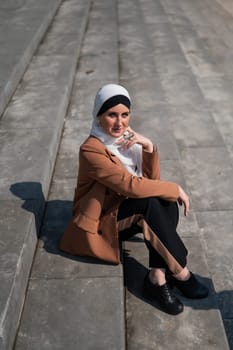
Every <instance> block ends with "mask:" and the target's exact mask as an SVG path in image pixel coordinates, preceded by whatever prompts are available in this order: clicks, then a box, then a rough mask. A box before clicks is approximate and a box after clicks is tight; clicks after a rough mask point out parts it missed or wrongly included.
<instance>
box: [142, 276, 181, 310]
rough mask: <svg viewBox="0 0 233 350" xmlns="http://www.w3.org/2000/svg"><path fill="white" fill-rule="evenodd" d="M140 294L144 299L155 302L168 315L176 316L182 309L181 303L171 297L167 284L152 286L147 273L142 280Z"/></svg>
mask: <svg viewBox="0 0 233 350" xmlns="http://www.w3.org/2000/svg"><path fill="white" fill-rule="evenodd" d="M142 294H143V297H144V298H146V299H149V300H157V301H158V302H159V303H160V305H161V307H162V309H163V310H164V311H165V312H167V313H168V314H171V315H178V314H180V313H181V312H182V311H183V309H184V306H183V304H182V303H181V301H180V300H179V299H178V298H176V297H175V296H174V295H173V293H172V291H171V289H170V287H169V284H168V283H165V284H163V285H162V286H159V285H155V284H153V283H152V282H151V281H150V279H149V273H148V274H147V275H146V277H145V279H144V285H143V293H142Z"/></svg>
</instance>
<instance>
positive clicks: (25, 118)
mask: <svg viewBox="0 0 233 350" xmlns="http://www.w3.org/2000/svg"><path fill="white" fill-rule="evenodd" d="M28 4H32V5H33V2H32V1H30V2H27V5H28ZM46 4H48V6H49V7H48V6H47V5H46ZM55 4H56V8H57V6H58V4H59V2H55V1H53V2H46V1H43V2H40V4H39V3H38V4H37V6H36V5H35V4H34V7H33V8H34V9H35V10H40V9H41V10H42V11H38V18H40V20H39V19H38V21H37V26H38V27H41V25H42V23H43V21H44V16H45V15H46V16H48V13H50V16H51V17H52V16H53V15H54V13H55V11H54V6H55ZM52 5H53V6H52ZM68 5H69V6H68ZM89 5H90V3H89V2H85V1H82V2H79V3H77V1H74V0H70V1H67V2H65V3H64V4H63V5H62V6H61V8H60V11H61V12H60V11H59V12H58V13H57V15H56V16H55V17H54V20H53V25H52V26H51V28H50V31H49V33H48V34H49V35H50V36H53V37H55V35H54V34H53V31H56V28H57V26H59V25H63V28H65V27H66V44H67V45H69V43H71V42H72V46H70V50H69V51H65V52H64V51H63V50H64V46H65V45H64V41H63V42H61V41H59V40H57V41H56V52H55V51H54V50H52V48H51V47H52V46H51V43H50V41H49V40H46V38H45V40H44V43H43V47H42V48H41V51H40V48H39V49H38V51H37V54H36V56H34V57H33V59H32V61H31V63H30V65H29V66H28V69H27V71H26V73H25V75H24V76H23V78H22V80H21V83H20V85H19V86H18V87H17V89H16V91H15V94H14V96H13V98H12V100H11V102H10V103H9V105H8V107H7V109H6V110H5V113H4V115H3V116H2V119H1V121H0V164H1V165H0V166H1V180H0V198H1V199H0V208H1V211H0V222H1V234H0V241H1V253H0V255H1V262H3V264H1V276H2V278H3V279H1V282H2V283H3V285H4V293H3V292H2V293H1V297H0V300H1V304H0V307H1V309H0V315H1V316H0V348H1V350H2V349H4V350H5V349H11V348H12V346H13V342H14V338H15V335H16V330H17V327H18V322H19V317H20V313H21V310H22V306H23V302H24V298H25V291H26V287H27V284H28V277H29V272H30V269H31V265H32V261H33V257H34V252H35V248H36V244H37V235H38V233H39V228H40V224H41V219H42V215H43V212H44V206H45V199H46V196H47V195H48V190H49V186H50V181H51V177H52V172H53V168H54V163H55V160H56V154H57V149H58V145H59V142H60V137H61V132H62V128H63V124H64V118H65V115H66V110H67V106H68V103H69V99H70V93H71V89H72V85H73V78H74V74H75V69H76V65H77V60H78V56H79V50H80V46H81V42H82V37H83V34H84V31H85V27H86V21H87V18H88V11H89ZM25 6H26V4H25ZM50 7H53V12H51V10H49V8H50ZM29 9H30V8H29V7H28V8H27V9H26V8H24V9H23V10H21V11H22V12H25V18H28V20H29V21H30V20H32V15H33V16H34V15H35V14H32V13H31V12H30V11H29ZM68 9H69V10H68ZM26 12H27V14H26ZM40 13H41V14H42V13H43V16H41V17H40ZM75 17H76V19H78V21H79V26H78V27H75V28H74V27H72V28H71V27H69V23H70V21H71V20H72V19H73V20H74V18H75ZM51 19H52V18H50V21H51ZM58 23H59V24H58ZM46 29H47V27H46V28H45V30H46ZM57 35H59V31H58V34H57ZM27 43H28V41H27ZM27 43H26V44H27ZM37 44H38V42H37ZM19 46H20V50H21V52H22V55H23V54H24V53H25V50H26V48H25V47H24V46H23V43H22V45H19ZM59 46H60V50H59ZM13 47H14V45H12V43H11V48H13ZM8 83H9V81H8ZM15 236H16V237H17V239H16V238H15Z"/></svg>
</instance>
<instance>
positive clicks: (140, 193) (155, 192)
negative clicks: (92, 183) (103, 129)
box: [79, 140, 179, 201]
mask: <svg viewBox="0 0 233 350" xmlns="http://www.w3.org/2000/svg"><path fill="white" fill-rule="evenodd" d="M86 177H89V178H91V179H93V180H96V181H98V182H100V183H102V184H104V185H105V186H106V187H109V188H111V189H112V190H113V191H115V192H117V193H119V194H121V195H123V196H125V197H131V198H143V197H151V196H158V197H161V198H164V199H167V200H171V201H176V200H177V199H178V197H179V188H178V185H177V184H176V183H173V182H168V181H160V180H155V179H148V178H145V177H136V176H132V174H130V173H129V172H128V171H127V170H126V169H125V168H124V167H123V165H122V164H121V162H120V161H119V159H118V158H117V157H116V156H114V155H112V154H110V152H108V151H107V149H106V148H105V147H104V145H102V144H101V143H100V142H99V141H97V140H92V141H90V142H89V143H88V144H87V143H86V144H84V145H83V146H82V147H81V149H80V164H79V178H80V180H81V179H82V178H84V179H85V178H86Z"/></svg>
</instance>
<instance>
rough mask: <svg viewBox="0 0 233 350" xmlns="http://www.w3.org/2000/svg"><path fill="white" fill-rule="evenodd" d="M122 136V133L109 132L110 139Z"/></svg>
mask: <svg viewBox="0 0 233 350" xmlns="http://www.w3.org/2000/svg"><path fill="white" fill-rule="evenodd" d="M123 134H124V131H114V132H111V136H112V137H115V138H117V137H121V136H122V135H123Z"/></svg>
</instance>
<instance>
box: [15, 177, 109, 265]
mask: <svg viewBox="0 0 233 350" xmlns="http://www.w3.org/2000/svg"><path fill="white" fill-rule="evenodd" d="M10 191H11V192H12V193H13V195H14V196H16V197H18V198H19V199H21V200H22V201H23V204H22V205H21V207H22V208H23V209H25V210H27V211H29V212H31V213H32V214H33V216H34V220H35V226H36V234H37V238H38V239H39V246H40V247H42V248H43V249H44V250H45V251H47V252H48V253H50V254H56V255H61V256H63V257H66V258H68V259H70V260H75V261H79V262H83V263H89V264H102V265H109V264H108V263H103V262H101V261H100V260H97V259H95V258H90V257H77V256H73V255H70V254H68V253H65V252H63V251H61V250H60V249H59V241H60V239H61V236H62V235H63V233H64V231H65V229H66V227H67V225H68V223H69V221H70V220H71V219H72V209H73V201H71V200H60V199H55V200H48V201H46V199H45V197H44V194H43V190H42V185H41V184H40V183H39V182H19V183H15V184H12V185H11V187H10Z"/></svg>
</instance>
